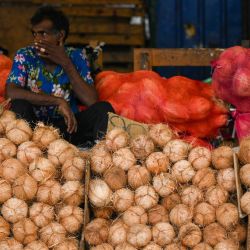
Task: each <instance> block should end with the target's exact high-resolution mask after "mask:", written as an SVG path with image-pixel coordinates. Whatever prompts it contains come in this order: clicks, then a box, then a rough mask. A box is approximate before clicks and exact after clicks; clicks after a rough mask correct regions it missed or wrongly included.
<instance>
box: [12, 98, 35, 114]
mask: <svg viewBox="0 0 250 250" xmlns="http://www.w3.org/2000/svg"><path fill="white" fill-rule="evenodd" d="M10 109H11V110H13V111H14V112H17V113H19V112H20V111H26V112H27V111H28V110H32V104H31V103H30V102H28V101H26V100H22V99H15V100H11V107H10Z"/></svg>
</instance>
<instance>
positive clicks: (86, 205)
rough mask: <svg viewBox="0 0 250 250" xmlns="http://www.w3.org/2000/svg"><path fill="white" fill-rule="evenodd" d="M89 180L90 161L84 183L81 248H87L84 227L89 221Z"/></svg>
mask: <svg viewBox="0 0 250 250" xmlns="http://www.w3.org/2000/svg"><path fill="white" fill-rule="evenodd" d="M89 181H90V163H89V161H87V164H86V169H85V184H84V192H85V193H84V215H83V216H84V217H83V225H82V233H81V239H80V246H79V249H80V250H85V249H86V244H85V240H84V229H85V227H86V225H87V224H88V223H89V218H90V216H89V213H90V212H89V202H88V192H89Z"/></svg>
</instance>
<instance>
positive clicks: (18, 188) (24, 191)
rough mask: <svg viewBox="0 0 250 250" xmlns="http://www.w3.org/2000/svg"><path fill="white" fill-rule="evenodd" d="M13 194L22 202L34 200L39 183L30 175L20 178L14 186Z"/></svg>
mask: <svg viewBox="0 0 250 250" xmlns="http://www.w3.org/2000/svg"><path fill="white" fill-rule="evenodd" d="M12 188H13V194H14V195H15V196H16V197H17V198H18V199H21V200H24V201H27V200H32V199H33V198H34V197H35V195H36V192H37V182H36V180H35V179H34V178H32V177H31V176H30V175H28V174H24V175H22V176H20V177H18V178H17V179H16V180H15V181H14V183H13V185H12Z"/></svg>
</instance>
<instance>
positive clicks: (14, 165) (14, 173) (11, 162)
mask: <svg viewBox="0 0 250 250" xmlns="http://www.w3.org/2000/svg"><path fill="white" fill-rule="evenodd" d="M0 172H1V176H2V177H3V178H4V179H5V180H7V181H9V182H10V183H13V182H14V181H15V179H17V178H18V177H19V176H21V175H24V174H25V173H26V172H27V169H26V168H25V167H24V165H23V164H22V163H21V162H20V161H19V160H17V159H14V158H10V159H7V160H5V161H3V162H2V166H1V168H0Z"/></svg>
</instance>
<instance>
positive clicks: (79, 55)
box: [72, 49, 94, 84]
mask: <svg viewBox="0 0 250 250" xmlns="http://www.w3.org/2000/svg"><path fill="white" fill-rule="evenodd" d="M72 60H73V63H74V65H75V66H76V69H77V71H78V72H79V74H80V75H81V77H82V78H83V79H84V81H85V82H87V83H88V84H93V82H94V81H93V79H92V77H91V74H90V69H89V65H88V62H87V59H86V57H85V55H84V53H83V51H81V50H80V49H77V50H75V51H74V52H73V54H72Z"/></svg>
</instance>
